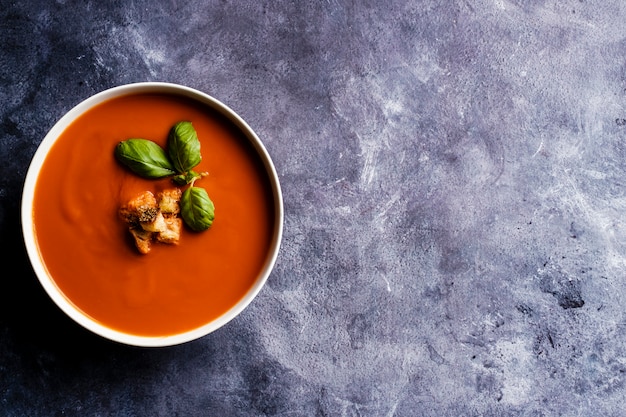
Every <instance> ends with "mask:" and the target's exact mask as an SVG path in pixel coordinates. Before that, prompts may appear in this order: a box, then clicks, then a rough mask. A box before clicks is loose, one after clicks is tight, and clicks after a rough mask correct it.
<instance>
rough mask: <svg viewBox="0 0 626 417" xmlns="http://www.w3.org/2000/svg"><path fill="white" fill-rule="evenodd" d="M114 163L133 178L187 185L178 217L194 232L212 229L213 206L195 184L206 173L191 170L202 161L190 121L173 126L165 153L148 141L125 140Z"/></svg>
mask: <svg viewBox="0 0 626 417" xmlns="http://www.w3.org/2000/svg"><path fill="white" fill-rule="evenodd" d="M114 153H115V157H116V158H117V160H118V161H119V162H120V163H122V164H123V165H124V166H126V167H127V168H128V169H130V170H131V171H132V172H134V173H135V174H137V175H139V176H141V177H143V178H148V179H159V178H166V177H171V178H172V181H173V182H174V183H175V184H177V185H179V186H184V185H188V184H189V187H188V188H187V189H186V190H185V191H184V192H183V194H182V196H181V200H180V206H181V207H180V211H181V217H182V218H183V221H184V222H185V224H187V226H189V228H190V229H192V230H194V231H197V232H199V231H203V230H206V229H208V228H209V227H211V225H212V224H213V219H214V218H215V206H214V204H213V201H211V199H210V198H209V195H208V194H207V192H206V190H205V189H204V188H200V187H196V186H195V185H194V183H195V181H196V180H198V179H200V178H202V177H203V176H205V175H206V173H198V172H195V171H193V169H192V168H194V167H196V166H197V165H198V164H199V163H200V161H201V160H202V155H201V154H200V140H199V139H198V135H197V133H196V130H195V129H194V127H193V125H192V124H191V122H189V121H181V122H178V123H176V124H175V125H174V126H173V127H172V128H171V129H170V131H169V133H168V137H167V151H166V150H164V149H163V148H162V147H160V146H159V145H158V144H157V143H155V142H152V141H150V140H147V139H139V138H132V139H127V140H124V141H122V142H120V143H118V144H117V146H116V147H115V152H114Z"/></svg>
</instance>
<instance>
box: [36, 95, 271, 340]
mask: <svg viewBox="0 0 626 417" xmlns="http://www.w3.org/2000/svg"><path fill="white" fill-rule="evenodd" d="M182 120H188V121H190V122H192V124H193V126H194V128H195V129H196V132H197V134H198V138H199V139H200V142H201V154H202V161H201V162H200V164H199V165H198V166H197V167H195V168H194V171H196V172H205V171H206V172H208V176H206V177H204V178H202V179H200V180H198V181H196V184H195V185H196V186H197V187H202V188H204V189H205V190H206V191H207V193H208V195H209V196H210V198H211V200H212V201H213V203H214V204H215V220H214V222H213V225H212V226H211V228H209V229H208V230H206V231H203V232H193V231H191V230H190V229H188V228H185V229H184V230H183V231H182V235H181V238H180V243H179V244H178V245H168V244H164V243H154V244H153V245H152V250H151V251H150V253H148V254H145V255H142V254H140V253H139V252H138V250H137V249H136V248H135V246H134V243H133V241H132V238H131V236H130V233H129V231H128V229H127V225H126V224H124V222H123V221H122V220H121V219H120V218H119V217H118V210H119V208H120V206H121V205H123V204H124V203H126V202H127V201H128V200H130V199H131V198H133V197H135V196H136V195H137V194H139V193H141V192H144V191H151V192H153V193H154V194H155V195H156V194H157V193H158V192H159V191H161V190H164V189H168V188H172V187H174V186H175V185H174V184H173V183H172V181H171V179H168V178H166V179H159V180H149V179H143V178H140V177H138V176H137V175H136V174H134V173H132V172H130V171H129V170H128V169H126V168H125V167H123V166H122V165H121V164H120V163H119V162H118V161H117V160H116V159H115V157H114V149H115V146H116V145H117V144H118V143H119V142H120V141H122V140H126V139H129V138H144V139H149V140H152V141H154V142H156V143H158V144H159V145H161V146H162V147H163V148H164V149H165V148H166V143H167V134H168V132H169V130H170V128H171V127H172V126H173V125H174V124H175V123H176V122H179V121H182ZM181 188H182V189H184V188H185V187H181ZM273 213H274V206H273V203H272V193H271V187H270V185H269V179H268V176H267V174H266V173H265V171H264V168H263V165H262V162H261V160H260V158H259V157H258V155H256V153H255V151H254V149H253V148H252V145H251V144H250V143H249V141H248V140H247V138H246V137H245V135H244V134H243V133H242V132H241V131H240V130H239V129H238V128H237V127H236V126H234V124H233V123H232V122H230V121H229V120H228V119H226V118H225V117H224V116H222V115H220V114H219V113H218V112H216V111H215V110H213V109H211V108H210V107H208V106H204V105H202V104H199V103H197V102H195V101H192V100H190V99H186V98H182V97H178V96H174V95H157V94H135V95H128V96H124V97H119V98H113V99H111V100H109V101H107V102H104V103H102V104H100V105H99V106H97V107H95V108H93V109H92V110H90V111H89V112H87V113H85V114H84V115H82V116H81V117H80V118H78V119H77V120H75V121H74V122H73V123H72V124H71V125H70V126H69V127H68V128H67V129H66V130H65V131H64V132H63V134H62V135H61V137H60V138H59V139H58V140H57V142H56V143H55V144H54V145H53V147H52V149H51V150H50V153H49V155H48V156H47V157H46V160H45V161H44V164H43V167H42V170H41V173H40V175H39V178H38V179H37V185H36V188H35V198H34V213H33V216H34V217H33V222H34V227H35V232H36V236H37V243H38V246H39V251H40V254H41V257H42V259H43V261H44V263H45V265H46V268H47V269H48V271H49V273H50V274H51V276H52V278H53V280H54V281H55V283H56V285H57V286H58V287H59V288H60V289H61V291H62V292H63V293H64V294H65V296H66V297H67V299H68V300H70V302H71V303H73V304H74V305H75V306H77V307H78V308H79V309H80V310H82V311H83V312H84V313H85V314H87V315H89V316H90V317H92V318H93V319H95V320H96V321H98V322H100V323H101V324H103V325H105V326H107V327H109V328H112V329H115V330H119V331H122V332H126V333H130V334H134V335H140V336H168V335H172V334H176V333H180V332H185V331H189V330H193V329H195V328H198V327H200V326H202V325H205V324H207V323H209V322H210V321H212V320H213V319H215V318H217V317H219V316H220V315H222V314H223V313H225V312H226V311H227V310H228V309H230V308H231V307H232V306H234V305H235V304H236V303H237V302H238V301H240V300H241V299H242V297H243V296H244V294H245V293H246V292H247V291H248V290H249V289H250V288H251V286H252V285H254V283H255V281H256V279H257V277H258V275H259V272H260V270H261V268H262V267H263V264H264V263H265V261H266V259H267V257H268V252H269V246H270V241H271V238H272V231H273V228H274V220H273V219H274V216H273Z"/></svg>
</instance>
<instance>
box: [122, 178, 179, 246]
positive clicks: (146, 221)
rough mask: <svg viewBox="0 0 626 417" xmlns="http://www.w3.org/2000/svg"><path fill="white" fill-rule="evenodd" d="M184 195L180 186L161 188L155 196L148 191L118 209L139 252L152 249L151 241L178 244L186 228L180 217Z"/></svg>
mask: <svg viewBox="0 0 626 417" xmlns="http://www.w3.org/2000/svg"><path fill="white" fill-rule="evenodd" d="M181 195H182V191H181V190H180V189H179V188H173V189H170V190H164V191H161V192H160V193H158V194H157V197H156V198H155V196H154V194H152V193H151V192H150V191H145V192H143V193H141V194H139V195H137V196H136V197H135V198H133V199H132V200H130V201H129V202H128V203H126V204H124V205H123V206H122V207H121V208H120V209H119V216H120V217H121V218H122V219H123V220H124V221H125V222H126V224H127V225H128V230H129V231H130V233H131V235H132V236H133V239H134V240H135V246H137V249H138V250H139V252H140V253H142V254H144V255H145V254H147V253H148V252H150V250H151V248H152V242H161V243H167V244H171V245H177V244H178V242H179V241H180V234H181V231H182V229H183V219H182V218H180V217H179V214H180V203H179V202H180V197H181Z"/></svg>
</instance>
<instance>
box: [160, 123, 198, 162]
mask: <svg viewBox="0 0 626 417" xmlns="http://www.w3.org/2000/svg"><path fill="white" fill-rule="evenodd" d="M167 151H168V153H169V156H170V160H171V161H172V164H173V165H174V168H176V172H178V173H179V174H184V173H186V172H187V171H189V170H190V169H191V168H193V167H195V166H196V165H198V164H199V163H200V161H201V160H202V156H201V155H200V141H199V140H198V134H197V133H196V130H195V129H194V127H193V125H192V124H191V122H186V121H183V122H178V123H176V124H175V125H174V126H173V127H172V128H171V129H170V132H169V134H168V137H167Z"/></svg>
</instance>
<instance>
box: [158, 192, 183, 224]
mask: <svg viewBox="0 0 626 417" xmlns="http://www.w3.org/2000/svg"><path fill="white" fill-rule="evenodd" d="M181 195H182V191H181V190H180V188H172V189H169V190H164V191H161V192H160V193H158V194H157V201H158V203H159V209H161V213H163V215H164V216H165V217H168V216H176V215H178V213H179V212H180V204H179V202H180V197H181Z"/></svg>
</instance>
